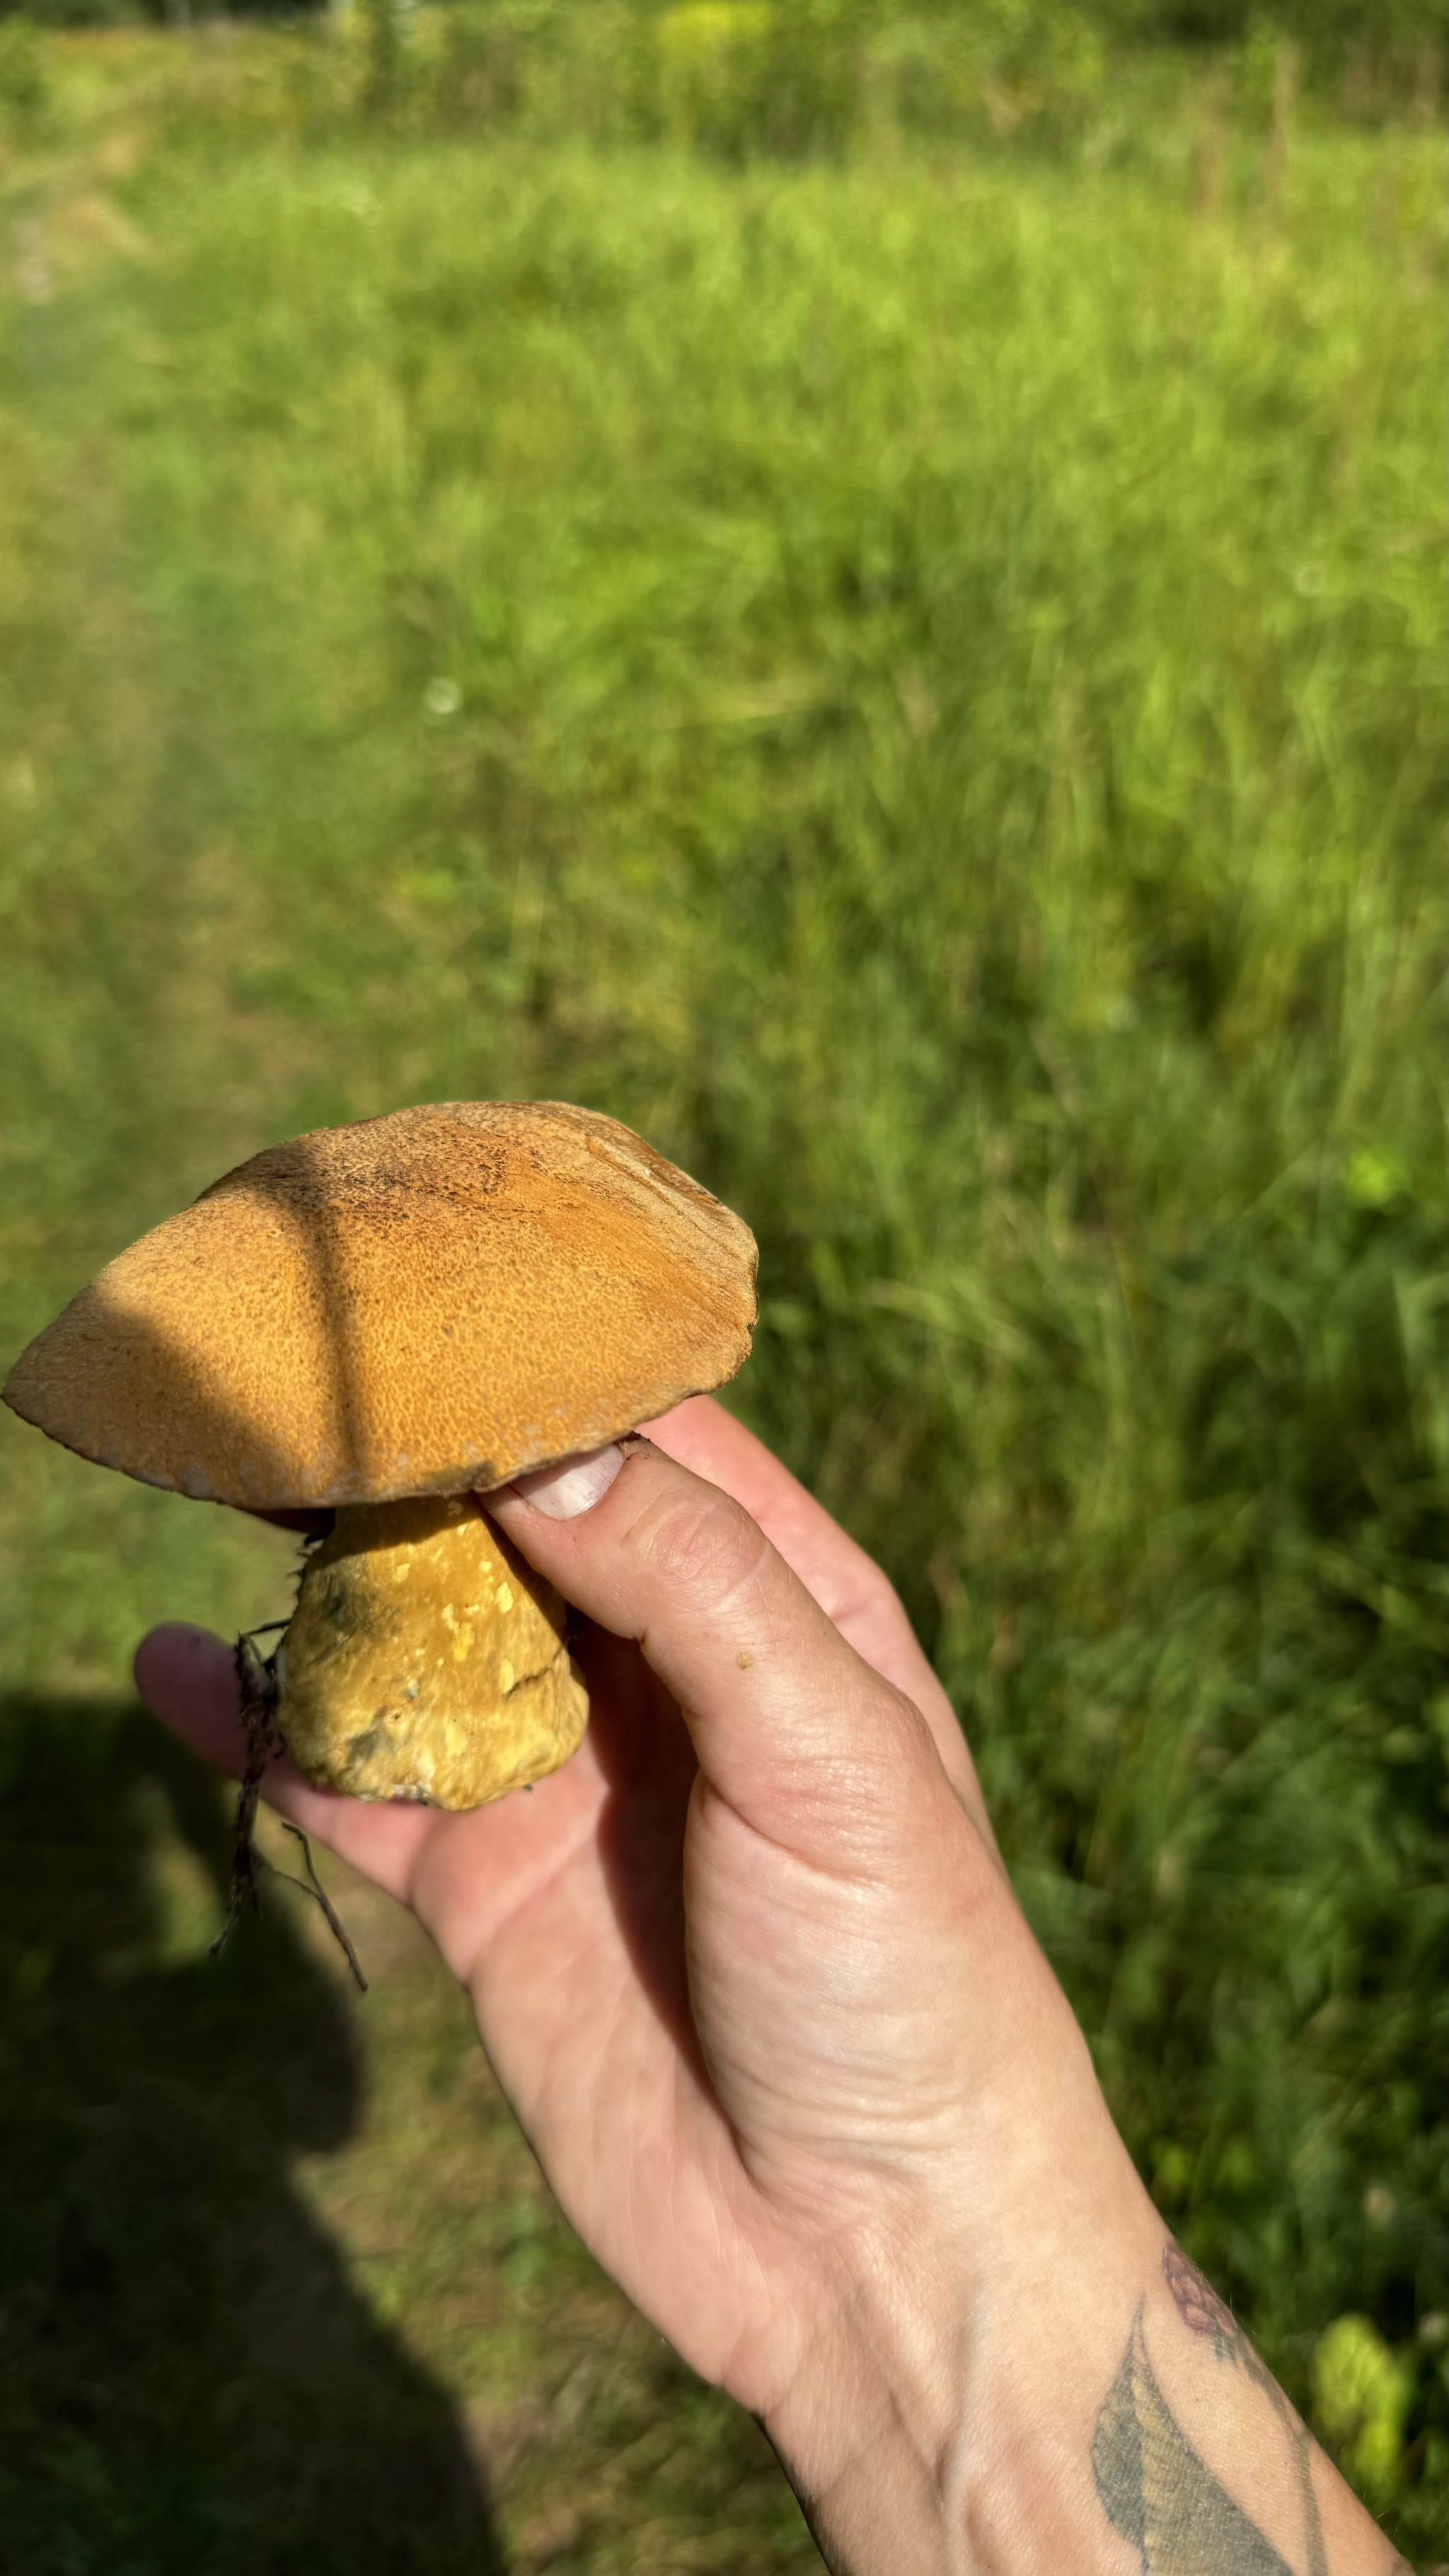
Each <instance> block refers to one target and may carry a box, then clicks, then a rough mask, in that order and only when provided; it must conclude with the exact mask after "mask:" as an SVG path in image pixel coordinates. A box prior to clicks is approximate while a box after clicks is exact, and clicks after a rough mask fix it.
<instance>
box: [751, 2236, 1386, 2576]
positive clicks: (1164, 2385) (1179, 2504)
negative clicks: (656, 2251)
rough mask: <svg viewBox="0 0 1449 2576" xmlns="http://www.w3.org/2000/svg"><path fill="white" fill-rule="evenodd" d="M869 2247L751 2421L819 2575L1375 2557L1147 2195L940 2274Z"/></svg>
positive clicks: (1357, 2519)
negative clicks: (1070, 2232)
mask: <svg viewBox="0 0 1449 2576" xmlns="http://www.w3.org/2000/svg"><path fill="white" fill-rule="evenodd" d="M950 2269H951V2266H950V2264H949V2263H946V2264H943V2265H942V2266H941V2268H940V2270H939V2271H938V2272H937V2273H936V2274H935V2276H934V2278H933V2279H932V2280H931V2281H930V2283H929V2286H925V2287H923V2286H922V2281H921V2278H920V2276H919V2275H918V2276H917V2277H916V2279H915V2282H914V2286H908V2276H907V2274H906V2272H905V2269H904V2267H896V2266H893V2265H891V2264H890V2262H889V2261H888V2260H887V2261H884V2262H882V2261H880V2260H879V2259H878V2260H877V2261H876V2262H874V2263H873V2264H871V2265H870V2266H869V2267H867V2269H866V2271H865V2272H864V2275H863V2276H862V2277H860V2278H858V2279H857V2280H856V2281H855V2282H854V2283H853V2284H852V2286H851V2289H850V2291H849V2294H848V2295H847V2296H846V2297H845V2298H843V2299H842V2300H841V2302H840V2305H839V2308H838V2312H837V2316H836V2319H835V2324H834V2330H833V2333H832V2334H829V2335H828V2336H827V2337H826V2339H825V2340H824V2341H822V2343H821V2344H820V2346H818V2347H817V2350H816V2352H815V2354H814V2356H813V2360H812V2366H811V2368H810V2369H809V2370H808V2371H807V2372H803V2373H802V2374H801V2376H800V2378H799V2380H798V2381H797V2384H796V2386H795V2387H794V2388H793V2389H792V2391H791V2392H790V2394H789V2396H788V2397H787V2399H786V2400H785V2401H784V2403H783V2404H782V2406H781V2407H780V2408H779V2409H778V2410H777V2412H776V2414H775V2416H774V2417H773V2418H772V2419H771V2422H770V2426H769V2429H770V2431H771V2433H772V2436H773V2438H774V2439H775V2442H776V2446H777V2448H778V2449H779V2451H780V2454H781V2457H782V2459H783V2461H784V2463H785V2467H786V2470H787V2473H788V2474H789V2475H790V2477H791V2480H792V2483H793V2484H794V2485H795V2487H796V2491H797V2493H798V2494H799V2496H800V2498H801V2502H802V2504H803V2506H804V2508H805V2511H806V2513H807V2515H808V2517H809V2519H810V2522H811V2527H812V2529H813V2530H814V2532H815V2535H816V2538H817V2540H818V2542H819V2544H820V2547H821V2551H822V2553H823V2555H824V2557H825V2559H826V2561H827V2564H828V2565H829V2566H830V2567H831V2568H832V2569H833V2570H835V2571H836V2576H1061V2570H1062V2569H1063V2568H1067V2567H1070V2568H1071V2569H1072V2570H1073V2571H1074V2576H1099V2571H1100V2576H1130V2571H1131V2570H1132V2569H1134V2568H1140V2569H1142V2570H1145V2571H1149V2576H1391V2571H1393V2570H1394V2569H1395V2568H1399V2569H1403V2566H1404V2562H1403V2561H1402V2560H1398V2559H1396V2558H1395V2555H1394V2553H1393V2551H1392V2550H1391V2549H1390V2548H1389V2546H1388V2545H1387V2543H1386V2542H1385V2541H1384V2539H1383V2537H1382V2535H1381V2534H1380V2533H1379V2532H1378V2530H1377V2529H1376V2528H1375V2526H1374V2524H1373V2523H1372V2522H1371V2520H1370V2519H1369V2517H1368V2515H1367V2514H1366V2513H1365V2512H1364V2511H1363V2508H1362V2507H1361V2506H1360V2505H1359V2504H1358V2503H1357V2501H1356V2499H1355V2498H1354V2497H1353V2496H1352V2494H1351V2493H1350V2492H1349V2490H1348V2488H1347V2487H1346V2486H1345V2484H1344V2482H1343V2480H1342V2479H1341V2478H1340V2477H1339V2476H1338V2474H1337V2472H1336V2471H1335V2470H1334V2469H1333V2468H1332V2466H1331V2465H1330V2463H1329V2462H1328V2461H1327V2460H1326V2459H1325V2458H1324V2456H1323V2454H1322V2452H1321V2451H1319V2450H1318V2448H1317V2446H1316V2445H1315V2444H1314V2443H1313V2441H1312V2440H1311V2437H1310V2436H1309V2434H1308V2433H1307V2431H1306V2428H1305V2427H1304V2426H1303V2425H1302V2424H1301V2422H1300V2421H1299V2419H1298V2417H1297V2416H1296V2414H1295V2413H1294V2411H1293V2409H1292V2407H1291V2406H1290V2405H1289V2403H1288V2401H1287V2399H1286V2398H1285V2397H1284V2396H1283V2394H1282V2392H1281V2390H1279V2389H1278V2388H1277V2386H1276V2384H1275V2383H1274V2382H1273V2380H1272V2379H1271V2377H1270V2376H1269V2374H1268V2372H1267V2370H1266V2369H1265V2368H1264V2366H1263V2364H1262V2363H1261V2361H1260V2360H1259V2359H1258V2356H1257V2355H1256V2353H1255V2352H1254V2351H1253V2349H1252V2347H1251V2345H1249V2344H1248V2342H1247V2340H1246V2338H1245V2337H1243V2336H1242V2335H1241V2334H1240V2333H1239V2332H1238V2330H1237V2328H1236V2326H1235V2325H1234V2323H1233V2320H1232V2318H1231V2316H1230V2315H1229V2313H1228V2311H1227V2310H1226V2308H1224V2307H1223V2305H1222V2303H1221V2302H1220V2301H1219V2300H1217V2299H1216V2297H1215V2295H1214V2293H1213V2292H1212V2291H1211V2290H1210V2288H1209V2287H1208V2285H1207V2283H1206V2282H1205V2281H1204V2280H1203V2279H1202V2276H1201V2274H1199V2273H1198V2272H1197V2271H1196V2269H1195V2267H1194V2266H1192V2265H1191V2264H1189V2263H1188V2261H1187V2259H1186V2257H1185V2256H1184V2255H1183V2254H1182V2253H1181V2251H1180V2249H1179V2248H1178V2247H1177V2246H1175V2245H1174V2244H1173V2243H1172V2241H1171V2239H1169V2238H1168V2237H1166V2235H1165V2233H1164V2231H1163V2229H1162V2225H1161V2221H1160V2220H1159V2219H1158V2218H1157V2216H1156V2213H1155V2212H1154V2211H1153V2210H1152V2208H1151V2206H1150V2204H1149V2203H1148V2202H1147V2201H1146V2199H1145V2197H1144V2196H1140V2195H1138V2196H1137V2197H1136V2202H1135V2205H1134V2206H1126V2207H1124V2208H1123V2209H1122V2210H1121V2211H1119V2212H1118V2213H1116V2214H1115V2215H1114V2217H1113V2218H1112V2220H1111V2221H1110V2222H1107V2223H1105V2224H1104V2225H1103V2226H1102V2227H1101V2228H1099V2229H1098V2230H1097V2231H1096V2232H1095V2234H1094V2235H1091V2236H1087V2237H1082V2236H1076V2237H1075V2241H1074V2242H1072V2243H1066V2242H1064V2241H1062V2239H1061V2238H1060V2237H1058V2238H1057V2239H1056V2241H1055V2242H1053V2231H1045V2232H1044V2235H1043V2239H1042V2241H1041V2245H1040V2248H1039V2252H1038V2254H1037V2256H1036V2257H1035V2258H1034V2259H1033V2260H1032V2261H1031V2262H1030V2263H1029V2264H1023V2265H1021V2266H1019V2267H1012V2266H1009V2265H1008V2266H1004V2267H1001V2268H1000V2269H999V2270H997V2268H996V2267H995V2266H993V2272H994V2275H995V2286H994V2287H992V2288H991V2289H989V2290H986V2291H984V2292H978V2293H977V2294H976V2295H975V2296H974V2297H973V2296H972V2295H971V2293H970V2291H969V2289H968V2290H967V2292H966V2295H965V2296H964V2297H961V2296H959V2295H958V2297H957V2299H956V2301H955V2303H954V2305H953V2304H952V2302H951V2298H950V2280H949V2273H950Z"/></svg>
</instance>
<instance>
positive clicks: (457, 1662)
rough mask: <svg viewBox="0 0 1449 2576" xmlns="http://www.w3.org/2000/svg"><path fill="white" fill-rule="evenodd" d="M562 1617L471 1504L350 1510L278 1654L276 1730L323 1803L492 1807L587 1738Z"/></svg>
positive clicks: (343, 1513) (312, 1568)
mask: <svg viewBox="0 0 1449 2576" xmlns="http://www.w3.org/2000/svg"><path fill="white" fill-rule="evenodd" d="M566 1616H567V1613H566V1610H565V1605H564V1603H563V1600H562V1599H561V1597H560V1595H559V1594H558V1593H557V1592H556V1591H555V1590H554V1588H553V1586H552V1585H551V1584H546V1583H544V1582H542V1581H541V1580H540V1578H539V1577H538V1576H537V1575H536V1574H534V1573H533V1572H532V1571H531V1569H530V1568H529V1567H528V1566H527V1565H525V1563H524V1561H523V1559H522V1558H521V1557H520V1556H518V1555H517V1554H516V1552H515V1551H514V1550H513V1549H512V1548H511V1547H510V1546H509V1544H508V1542H507V1540H506V1539H505V1538H504V1537H503V1536H502V1534H501V1533H500V1532H499V1531H498V1530H496V1529H495V1528H494V1527H493V1524H492V1523H491V1522H490V1521H488V1520H487V1519H485V1517H484V1515H483V1511H482V1508H481V1506H480V1505H479V1503H478V1501H477V1499H476V1497H475V1496H473V1495H471V1494H454V1495H446V1496H425V1497H423V1498H422V1499H420V1500H417V1501H409V1502H393V1503H370V1504H363V1505H357V1506H353V1507H344V1508H342V1509H341V1510H339V1512H338V1514H337V1520H336V1526H335V1527H334V1529H333V1531H332V1534H331V1536H330V1537H329V1538H327V1539H326V1540H324V1542H323V1544H322V1545H321V1546H320V1547H319V1548H317V1549H316V1550H315V1552H314V1553H313V1555H312V1556H311V1557H309V1559H308V1561H307V1564H306V1566H305V1568H304V1570H303V1574H302V1582H301V1587H300V1590H299V1592H298V1595H297V1607H296V1610H295V1611H294V1613H293V1616H292V1622H291V1625H290V1627H289V1628H288V1630H287V1633H286V1636H285V1637H284V1638H283V1640H282V1643H281V1645H280V1647H279V1648H278V1650H277V1657H276V1673H277V1680H278V1683H279V1686H280V1697H279V1700H278V1703H277V1708H276V1717H275V1722H276V1725H277V1727H278V1729H279V1731H280V1733H281V1735H282V1737H283V1739H284V1741H285V1743H286V1747H287V1750H288V1752H289V1753H290V1754H291V1756H292V1759H293V1761H294V1762H295V1763H296V1765H297V1767H298V1769H299V1770H300V1771H302V1772H304V1773H305V1774H306V1777H307V1778H308V1779H309V1780H312V1781H314V1782H315V1783H316V1784H317V1786H318V1787H319V1788H327V1789H340V1790H343V1791H345V1792H346V1793H347V1795H348V1796H350V1797H354V1798H412V1799H417V1800H419V1801H421V1802H423V1803H424V1804H426V1805H429V1806H434V1807H454V1808H459V1807H481V1806H484V1805H485V1804H486V1803H487V1801H488V1800H489V1799H490V1798H501V1797H502V1796H503V1795H504V1793H505V1792H506V1791H507V1790H509V1789H517V1788H521V1787H523V1786H524V1784H525V1783H526V1782H528V1781H530V1780H540V1779H542V1778H543V1777H544V1775H545V1773H547V1772H549V1771H556V1770H557V1769H558V1767H559V1765H560V1764H561V1763H563V1762H566V1761H567V1760H568V1757H569V1755H570V1754H571V1753H572V1752H573V1751H574V1750H575V1748H576V1746H577V1745H578V1743H579V1741H580V1738H581V1737H582V1735H583V1732H584V1728H585V1726H586V1724H587V1722H588V1713H589V1703H588V1694H587V1692H586V1690H585V1689H584V1685H583V1683H582V1681H581V1680H580V1678H579V1675H578V1672H577V1670H576V1669H575V1667H574V1665H573V1664H572V1663H571V1661H570V1658H569V1651H568V1646H567V1644H566V1642H565V1637H564V1622H565V1619H566Z"/></svg>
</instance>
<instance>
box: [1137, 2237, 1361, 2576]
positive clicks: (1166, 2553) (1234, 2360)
mask: <svg viewBox="0 0 1449 2576" xmlns="http://www.w3.org/2000/svg"><path fill="white" fill-rule="evenodd" d="M1162 2269H1163V2274H1164V2277H1165V2279H1166V2282H1167V2286H1168V2289H1169V2290H1170V2291H1171V2293H1172V2299H1173V2304H1174V2306H1175V2307H1176V2309H1177V2313H1178V2315H1179V2316H1180V2318H1181V2319H1182V2322H1183V2324H1184V2325H1185V2326H1186V2327H1187V2329H1188V2332H1189V2333H1190V2334H1195V2335H1201V2336H1203V2337H1204V2338H1205V2339H1207V2340H1208V2341H1210V2342H1211V2344H1212V2349H1213V2358H1214V2360H1215V2361H1218V2362H1226V2363H1228V2364H1229V2365H1230V2366H1231V2367H1232V2368H1233V2369H1235V2370H1241V2371H1242V2372H1243V2374H1244V2376H1245V2377H1246V2378H1247V2379H1249V2380H1250V2381H1251V2383H1252V2385H1253V2386H1254V2387H1255V2388H1259V2389H1261V2390H1262V2392H1263V2394H1264V2395H1265V2396H1266V2397H1267V2398H1268V2400H1269V2402H1270V2403H1271V2405H1272V2407H1273V2409H1274V2412H1275V2413H1276V2415H1277V2416H1278V2419H1279V2421H1280V2423H1281V2424H1282V2426H1283V2428H1284V2431H1285V2433H1286V2434H1287V2436H1288V2438H1289V2441H1290V2443H1291V2446H1292V2456H1293V2467H1294V2473H1295V2477H1296V2482H1297V2486H1298V2492H1299V2498H1300V2502H1301V2506H1302V2513H1303V2527H1304V2539H1305V2543H1306V2548H1307V2566H1306V2576H1328V2561H1327V2558H1326V2556H1325V2554H1324V2547H1323V2525H1322V2521H1321V2519H1320V2516H1319V2511H1318V2499H1317V2497H1316V2496H1315V2494H1314V2492H1313V2473H1312V2464H1311V2458H1310V2451H1311V2441H1310V2436H1309V2433H1308V2429H1307V2427H1306V2425H1304V2424H1303V2423H1302V2422H1301V2421H1300V2419H1299V2417H1298V2416H1297V2415H1296V2414H1295V2413H1294V2410H1293V2408H1292V2407H1291V2406H1290V2405H1289V2403H1288V2400H1287V2398H1286V2397H1285V2396H1284V2394H1283V2392H1282V2390H1281V2389H1280V2388H1279V2386H1278V2384H1277V2382H1276V2380H1275V2379H1273V2378H1272V2377H1271V2375H1270V2374H1269V2372H1268V2371H1267V2370H1266V2369H1265V2368H1264V2366H1263V2364H1262V2362H1261V2361H1260V2360H1259V2358H1258V2356H1257V2354H1256V2353H1255V2352H1254V2350H1253V2347H1252V2345H1251V2344H1250V2343H1249V2342H1248V2340H1247V2338H1246V2336H1245V2335H1243V2334H1242V2333H1240V2331H1239V2329H1238V2325H1237V2322H1236V2319H1235V2318H1234V2316H1233V2313H1232V2311H1231V2309H1230V2308H1228V2307H1226V2306H1225V2305H1224V2303H1223V2301H1222V2300H1221V2299H1220V2298H1219V2297H1218V2294H1217V2292H1216V2290H1214V2289H1213V2287H1212V2286H1211V2284H1210V2282H1208V2281H1207V2280H1206V2279H1205V2278H1204V2276H1203V2274H1202V2273H1201V2272H1200V2271H1199V2270H1198V2268H1197V2265H1196V2264H1195V2263H1191V2262H1189V2260H1188V2258H1187V2256H1186V2255H1185V2254H1184V2253H1183V2252H1182V2250H1181V2248H1180V2247H1179V2246H1176V2245H1172V2244H1169V2245H1167V2246H1165V2247H1164V2248H1163V2255H1162ZM1142 2318H1143V2310H1142V2308H1141V2307H1139V2308H1138V2311H1137V2314H1136V2316H1135V2318H1134V2319H1133V2322H1132V2332H1131V2335H1130V2337H1129V2339H1128V2344H1127V2350H1126V2352H1125V2353H1124V2354H1123V2356H1122V2366H1121V2368H1120V2370H1119V2371H1118V2373H1117V2376H1116V2378H1115V2379H1114V2380H1113V2382H1112V2385H1111V2387H1110V2389H1109V2390H1108V2392H1107V2397H1106V2401H1105V2403H1104V2405H1103V2407H1102V2411H1101V2414H1100V2415H1099V2416H1098V2418H1097V2428H1096V2432H1095V2434H1094V2435H1093V2439H1092V2473H1093V2476H1094V2477H1095V2479H1096V2482H1097V2493H1098V2495H1099V2497H1100V2498H1101V2501H1102V2506H1103V2510H1104V2511H1105V2513H1106V2515H1107V2518H1108V2520H1109V2521H1110V2522H1111V2524H1112V2526H1113V2528H1114V2530H1117V2531H1120V2532H1121V2534H1122V2536H1123V2538H1124V2539H1126V2540H1129V2541H1130V2542H1131V2543H1132V2544H1133V2546H1134V2547H1135V2548H1137V2549H1139V2550H1140V2551H1141V2553H1142V2566H1143V2571H1144V2576H1297V2571H1295V2570H1294V2569H1292V2568H1291V2567H1290V2566H1289V2564H1288V2562H1287V2560H1286V2559H1285V2558H1282V2557H1281V2556H1280V2555H1279V2553H1278V2551H1277V2550H1276V2549H1275V2548H1274V2547H1273V2545H1272V2543H1271V2541H1269V2540H1266V2539H1265V2538H1264V2536H1263V2534H1262V2532H1261V2531H1260V2530H1259V2529H1258V2526H1257V2524H1256V2523H1255V2522H1253V2521H1252V2520H1251V2519H1250V2517H1249V2516H1248V2515H1247V2514H1246V2513H1245V2512H1244V2511H1243V2508H1242V2506H1241V2505H1239V2504H1236V2503H1235V2502H1234V2500H1233V2498H1232V2497H1231V2496H1230V2495H1229V2494H1228V2492H1227V2489H1226V2488H1225V2487H1224V2486H1223V2485H1222V2484H1221V2483H1220V2481H1219V2480H1218V2479H1217V2478H1216V2477H1215V2476H1214V2475H1213V2472H1212V2470H1211V2469H1210V2468H1209V2467H1208V2466H1207V2463H1206V2462H1205V2461H1204V2460H1202V2459H1201V2458H1200V2457H1199V2455H1198V2453H1197V2452H1196V2451H1195V2450H1194V2448H1193V2446H1192V2444H1191V2442H1190V2441H1189V2440H1188V2438H1187V2435H1186V2434H1185V2433H1184V2432H1183V2430H1182V2427H1181V2425H1180V2424H1179V2423H1178V2421H1177V2418H1176V2417H1175V2415H1174V2414H1173V2412H1172V2409H1171V2407H1170V2406H1169V2405H1168V2403H1167V2400H1166V2398H1165V2397H1164V2396H1163V2393H1162V2391H1161V2389H1160V2388H1159V2386H1158V2384H1157V2380H1156V2377H1155V2376H1154V2373H1153V2369H1152V2365H1151V2363H1150V2361H1149V2360H1148V2358H1147V2342H1146V2337H1145V2335H1144V2332H1143V2324H1142Z"/></svg>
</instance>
